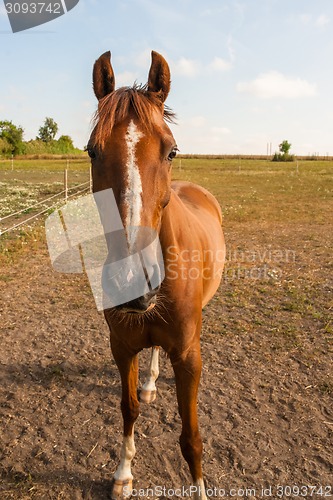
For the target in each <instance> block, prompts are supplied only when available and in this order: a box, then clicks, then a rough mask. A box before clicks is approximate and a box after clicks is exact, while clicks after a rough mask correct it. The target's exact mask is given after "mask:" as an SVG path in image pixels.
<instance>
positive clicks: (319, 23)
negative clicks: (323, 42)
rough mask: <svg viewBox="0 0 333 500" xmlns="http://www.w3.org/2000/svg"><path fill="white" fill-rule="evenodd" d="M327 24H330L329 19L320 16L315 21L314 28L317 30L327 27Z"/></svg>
mask: <svg viewBox="0 0 333 500" xmlns="http://www.w3.org/2000/svg"><path fill="white" fill-rule="evenodd" d="M329 23H330V18H329V17H328V16H326V14H322V15H321V16H319V17H318V18H317V20H316V26H318V27H319V28H322V27H324V26H327V24H329Z"/></svg>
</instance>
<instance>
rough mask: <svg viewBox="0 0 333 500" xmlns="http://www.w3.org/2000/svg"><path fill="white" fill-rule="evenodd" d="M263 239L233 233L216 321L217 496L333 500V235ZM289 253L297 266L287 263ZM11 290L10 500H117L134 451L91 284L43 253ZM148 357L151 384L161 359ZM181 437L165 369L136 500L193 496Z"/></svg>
mask: <svg viewBox="0 0 333 500" xmlns="http://www.w3.org/2000/svg"><path fill="white" fill-rule="evenodd" d="M255 230H256V234H255V235H254V234H253V227H251V228H250V227H248V225H247V224H246V223H240V224H238V225H237V228H236V226H235V227H229V228H227V229H226V239H227V246H228V251H229V262H228V263H227V271H226V275H225V278H224V280H223V283H222V285H221V288H220V290H219V293H218V294H217V295H216V297H215V298H214V299H213V300H212V301H211V303H210V304H209V305H208V306H207V307H206V308H205V310H204V322H203V331H202V356H203V363H204V366H203V374H202V382H201V389H200V397H199V415H200V422H201V430H202V437H203V441H204V472H205V481H206V484H207V486H208V487H209V488H210V489H213V488H219V492H216V493H215V496H216V497H217V498H218V497H223V496H224V497H230V498H231V497H232V498H244V497H247V498H248V497H256V498H267V497H270V498H321V497H329V496H332V495H333V456H332V449H333V404H332V397H333V380H332V358H333V349H332V329H331V327H330V326H329V312H330V309H329V308H330V305H329V304H330V301H332V297H331V286H332V281H331V267H332V262H331V255H330V253H329V250H328V249H329V239H330V238H331V236H330V225H329V221H328V220H327V221H326V222H324V221H322V223H321V224H318V225H316V224H313V225H312V226H310V227H301V226H298V227H295V225H292V224H290V225H288V222H285V223H284V224H283V225H280V226H277V225H275V227H274V228H272V227H267V226H266V225H265V223H264V222H261V223H258V225H257V227H256V228H255ZM244 248H246V249H247V252H248V251H249V249H252V251H253V255H254V258H253V262H250V260H251V259H250V258H249V253H247V257H246V256H245V254H244V253H242V251H243V249H244ZM260 248H266V249H267V248H271V249H273V250H274V252H275V253H274V255H273V254H272V253H271V254H265V255H262V254H260V251H259V250H260ZM282 248H284V249H285V248H289V249H291V251H292V253H290V254H288V255H287V254H286V253H283V252H282V251H281V253H280V254H278V253H277V251H276V249H282ZM232 252H234V253H232ZM0 289H1V303H0V327H1V328H0V334H1V349H0V370H1V386H0V403H1V429H0V430H1V441H0V473H1V476H0V479H1V485H0V498H1V499H3V500H5V499H30V498H31V499H35V498H36V499H37V498H38V499H75V500H79V499H94V500H103V499H106V498H108V493H109V491H110V480H111V477H112V473H113V472H114V471H115V469H116V466H117V461H118V456H119V452H120V445H121V419H120V409H119V399H120V383H119V377H118V372H117V369H116V366H115V363H114V362H113V360H112V359H111V354H110V351H109V342H108V329H107V326H106V324H105V322H104V318H103V316H102V314H100V313H98V312H97V310H96V308H95V304H94V301H93V298H92V295H91V292H90V288H89V284H88V282H87V280H86V278H85V277H84V276H83V275H64V274H58V273H56V272H54V271H53V270H52V268H51V266H50V262H49V258H48V254H47V250H46V247H45V245H44V244H43V243H41V244H36V246H35V248H34V249H33V250H32V251H31V250H30V251H29V252H28V251H22V252H20V253H19V254H18V255H17V256H15V258H14V260H13V262H12V263H8V264H7V265H6V266H5V267H2V269H1V280H0ZM142 354H143V355H142V356H141V358H140V366H141V369H142V371H141V375H142V378H143V376H144V371H145V368H146V366H147V362H148V354H149V353H142ZM179 434H180V419H179V417H178V414H177V407H176V398H175V387H174V380H173V374H172V370H171V367H170V363H169V360H168V359H167V358H166V357H163V356H162V358H161V374H160V378H159V380H158V396H157V399H156V401H155V402H154V403H152V404H151V405H143V404H142V405H141V416H140V418H139V419H138V423H137V425H136V431H135V440H136V446H137V454H136V457H135V459H134V461H133V474H134V487H135V488H137V489H138V488H148V487H152V486H154V485H155V486H165V487H166V488H170V489H172V488H176V487H181V486H182V485H184V486H185V487H188V486H189V485H190V475H189V472H188V469H187V466H186V464H185V462H184V460H183V458H182V456H181V453H180V449H179V445H178V437H179ZM279 485H281V486H283V487H286V489H285V490H281V489H279V488H278V486H279ZM293 486H294V489H293V490H290V489H288V487H293ZM310 486H314V487H316V488H315V489H310ZM295 487H296V489H295ZM297 487H298V488H299V490H297ZM301 487H307V488H308V489H304V488H303V490H301ZM263 488H265V489H266V490H265V492H263V491H262V489H263ZM222 489H223V490H222ZM247 489H248V491H246V490H247ZM250 489H251V491H249V490H250ZM171 496H172V495H171V493H170V492H166V493H164V494H163V495H162V496H160V498H171ZM182 497H183V498H185V497H186V493H183V495H182ZM149 498H157V496H150V497H149Z"/></svg>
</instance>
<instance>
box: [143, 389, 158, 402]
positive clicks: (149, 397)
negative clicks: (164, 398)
mask: <svg viewBox="0 0 333 500" xmlns="http://www.w3.org/2000/svg"><path fill="white" fill-rule="evenodd" d="M155 399H156V391H145V390H144V389H141V391H140V401H142V403H152V402H153V401H155Z"/></svg>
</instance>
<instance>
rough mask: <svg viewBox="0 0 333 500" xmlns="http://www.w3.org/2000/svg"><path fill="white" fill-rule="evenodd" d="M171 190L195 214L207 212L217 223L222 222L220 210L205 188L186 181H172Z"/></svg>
mask: <svg viewBox="0 0 333 500" xmlns="http://www.w3.org/2000/svg"><path fill="white" fill-rule="evenodd" d="M171 188H172V190H173V191H174V192H175V194H176V195H177V196H178V197H179V198H180V200H181V201H182V202H183V203H184V205H185V206H186V207H187V208H188V209H189V210H190V211H191V212H193V213H194V214H195V215H197V216H198V217H200V213H202V212H203V211H204V212H208V213H209V214H211V215H212V216H213V217H214V218H217V219H218V221H219V223H220V224H221V223H222V211H221V207H220V205H219V203H218V201H217V200H216V198H215V197H214V196H213V195H212V194H211V193H210V192H209V191H207V189H205V188H203V187H202V186H199V185H198V184H194V183H193V182H187V181H173V182H172V184H171Z"/></svg>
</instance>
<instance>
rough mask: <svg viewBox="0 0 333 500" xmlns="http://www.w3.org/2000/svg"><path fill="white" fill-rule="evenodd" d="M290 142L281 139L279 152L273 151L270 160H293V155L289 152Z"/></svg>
mask: <svg viewBox="0 0 333 500" xmlns="http://www.w3.org/2000/svg"><path fill="white" fill-rule="evenodd" d="M290 148H291V144H290V142H288V141H282V142H281V144H279V150H280V153H275V155H274V156H273V159H272V161H294V155H291V154H290V153H289V151H290Z"/></svg>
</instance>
